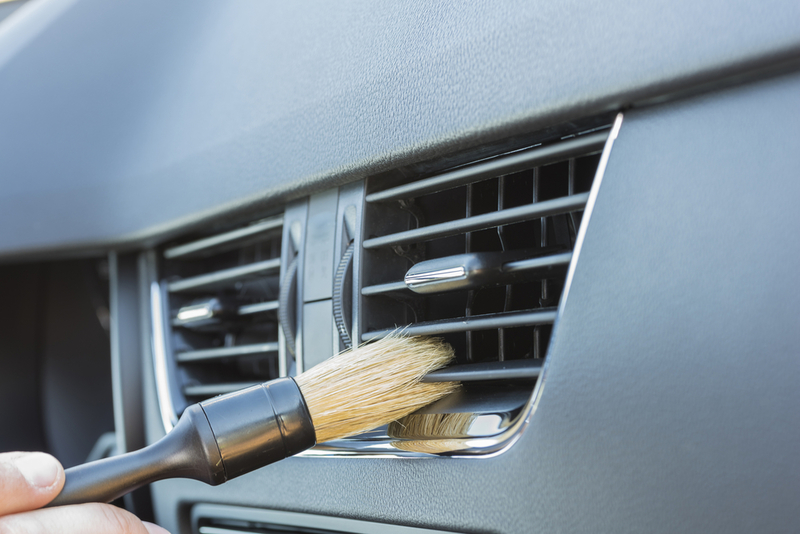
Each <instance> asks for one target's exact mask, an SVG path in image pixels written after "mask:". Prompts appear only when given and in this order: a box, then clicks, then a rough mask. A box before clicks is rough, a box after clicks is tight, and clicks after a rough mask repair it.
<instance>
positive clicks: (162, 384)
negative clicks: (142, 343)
mask: <svg viewBox="0 0 800 534" xmlns="http://www.w3.org/2000/svg"><path fill="white" fill-rule="evenodd" d="M150 318H151V328H152V332H153V370H154V372H155V377H156V394H157V396H158V407H159V411H160V413H161V422H162V423H163V424H164V430H165V431H166V432H169V431H170V430H172V428H173V427H174V426H175V424H176V423H177V422H178V417H177V416H176V415H175V407H174V406H173V404H172V395H171V394H170V390H169V376H168V373H167V348H166V337H165V335H164V314H163V305H162V299H161V286H160V285H159V283H158V282H151V283H150Z"/></svg>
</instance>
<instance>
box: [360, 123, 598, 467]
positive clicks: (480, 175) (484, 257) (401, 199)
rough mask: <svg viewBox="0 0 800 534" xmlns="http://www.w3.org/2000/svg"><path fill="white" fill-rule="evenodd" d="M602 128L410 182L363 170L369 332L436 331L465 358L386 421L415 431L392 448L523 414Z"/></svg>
mask: <svg viewBox="0 0 800 534" xmlns="http://www.w3.org/2000/svg"><path fill="white" fill-rule="evenodd" d="M607 139H608V130H605V129H603V130H600V131H593V132H588V133H585V134H583V135H578V136H573V137H571V138H569V139H559V140H555V141H553V142H550V143H545V144H542V145H539V146H537V147H534V148H530V149H526V150H523V151H518V152H515V153H512V154H507V155H503V156H499V157H495V158H492V159H488V160H484V161H481V162H479V163H475V164H472V165H467V166H462V167H459V168H456V169H452V170H450V171H448V172H445V173H443V174H439V175H435V176H432V177H427V178H423V179H420V180H417V181H413V182H410V183H403V182H400V183H394V184H392V183H387V180H386V179H385V178H384V179H381V180H374V179H371V180H368V181H367V185H366V188H367V195H366V206H365V209H364V222H363V227H364V231H363V236H364V240H363V243H362V247H363V257H362V271H361V272H362V278H361V279H362V287H361V299H362V300H361V321H362V330H361V331H362V335H361V340H362V341H370V340H373V339H377V338H381V337H383V336H385V335H387V334H388V333H390V332H392V331H393V330H395V329H397V328H398V327H399V328H403V329H404V330H405V332H407V333H409V334H420V335H436V336H441V337H443V338H445V339H446V340H447V341H448V342H450V343H451V344H452V345H453V347H454V348H455V350H456V358H457V361H456V362H455V363H454V364H453V365H452V366H451V367H450V368H448V369H445V370H442V371H438V372H435V373H433V374H431V375H429V376H428V377H427V380H429V381H441V380H460V381H462V382H463V383H464V389H463V391H462V393H461V394H458V395H456V396H453V397H451V398H448V399H445V400H443V401H440V403H439V404H437V405H434V406H432V407H430V408H428V409H427V410H426V411H425V413H426V414H429V415H430V416H431V417H429V418H428V420H424V418H423V419H420V418H419V417H417V418H416V419H409V420H407V421H404V422H403V424H402V425H399V426H398V425H395V426H394V427H391V426H390V428H389V434H390V435H393V430H394V436H393V437H400V438H408V439H411V440H412V441H406V442H404V441H398V442H396V443H395V445H396V446H397V447H398V448H401V449H403V450H412V451H413V450H417V451H419V452H446V451H454V450H459V449H461V448H464V447H466V446H465V445H463V442H462V444H461V445H459V444H458V443H454V442H453V441H452V438H476V437H481V436H488V435H494V434H497V433H498V432H500V431H502V429H503V428H507V427H509V426H510V425H511V424H512V423H513V421H514V419H515V418H516V417H517V416H518V415H519V413H521V410H522V408H523V407H524V405H525V404H526V403H527V402H528V400H529V399H530V397H531V392H532V390H533V388H534V386H535V384H536V381H537V379H538V377H539V375H540V372H541V370H542V365H543V362H544V359H545V356H546V354H547V348H548V344H549V340H550V335H551V332H552V328H553V323H554V321H555V318H556V312H557V308H558V304H559V299H560V297H561V294H562V291H563V289H564V285H565V278H566V273H567V269H568V267H569V264H570V261H571V260H572V255H573V250H574V248H575V244H576V239H577V237H578V229H579V227H580V224H581V218H582V216H583V212H584V208H585V207H586V205H587V201H588V199H589V191H590V189H591V186H592V182H593V179H594V177H595V174H596V172H597V170H598V164H599V162H600V159H601V152H602V150H603V148H604V145H605V143H606V140H607ZM420 415H425V414H420ZM397 434H400V435H399V436H398V435H397ZM431 439H439V440H442V439H445V440H449V441H447V442H446V443H445V442H440V443H439V445H437V446H435V447H431V446H430V441H426V440H431ZM415 443H416V444H417V445H415ZM442 443H443V444H442Z"/></svg>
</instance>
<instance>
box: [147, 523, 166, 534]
mask: <svg viewBox="0 0 800 534" xmlns="http://www.w3.org/2000/svg"><path fill="white" fill-rule="evenodd" d="M142 524H143V525H144V528H146V529H147V532H148V533H149V534H169V531H168V530H167V529H165V528H162V527H159V526H158V525H156V524H154V523H149V522H147V521H142Z"/></svg>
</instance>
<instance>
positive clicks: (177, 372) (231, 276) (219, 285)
mask: <svg viewBox="0 0 800 534" xmlns="http://www.w3.org/2000/svg"><path fill="white" fill-rule="evenodd" d="M282 226H283V218H282V217H273V218H270V219H265V220H262V221H258V222H256V223H253V224H251V225H248V226H245V227H243V228H239V229H236V230H232V231H229V232H225V233H220V234H215V235H212V236H209V237H203V238H200V239H195V240H193V241H190V242H187V243H183V244H179V245H175V246H172V247H170V248H167V249H165V250H164V253H163V262H162V268H161V273H162V286H163V287H165V293H166V296H167V302H166V306H165V308H166V310H165V312H166V313H168V320H167V322H168V324H167V325H166V327H167V329H168V334H167V335H168V343H167V353H168V357H169V358H170V360H171V364H172V366H171V367H172V369H173V373H172V374H173V375H174V376H173V377H172V380H171V382H172V386H173V387H172V389H173V390H174V392H173V402H174V403H175V408H176V412H178V414H179V413H180V412H181V411H182V410H183V409H184V408H185V407H186V406H187V405H188V404H190V403H193V402H197V401H200V400H203V399H206V398H209V397H213V396H215V395H219V394H223V393H229V392H231V391H235V390H237V389H241V388H243V387H246V386H249V385H252V384H256V383H260V382H263V381H266V380H270V379H273V378H276V377H277V376H278V367H279V366H278V349H279V342H278V319H277V312H278V295H279V276H280V267H281V260H280V251H281V231H282Z"/></svg>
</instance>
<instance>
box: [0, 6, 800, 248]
mask: <svg viewBox="0 0 800 534" xmlns="http://www.w3.org/2000/svg"><path fill="white" fill-rule="evenodd" d="M798 20H800V2H797V1H796V0H764V1H759V2H754V1H752V0H702V1H698V0H657V1H652V2H630V1H628V0H609V1H604V2H589V3H587V2H585V1H582V0H539V1H530V0H516V1H513V2H469V3H458V4H453V5H450V4H447V3H442V2H438V1H435V0H428V1H417V2H402V3H377V4H376V3H374V2H373V3H362V2H359V1H357V0H347V1H342V2H322V1H320V2H313V3H308V2H303V3H293V2H284V3H281V4H277V5H276V4H275V3H273V2H263V1H261V0H250V1H238V2H218V1H203V2H169V3H164V2H160V1H157V0H141V1H137V2H108V1H106V0H72V1H70V0H61V1H58V0H45V1H42V2H31V3H29V4H27V5H25V6H23V7H22V8H20V10H19V11H17V12H16V13H15V14H14V15H12V16H11V17H10V18H9V19H6V20H5V21H4V22H3V23H1V24H0V51H1V52H0V146H2V147H3V156H2V157H3V161H2V168H3V187H2V190H3V193H2V197H0V254H2V255H4V256H12V255H17V256H20V255H23V254H28V255H30V254H33V253H36V252H39V253H52V252H53V251H55V250H62V251H73V252H74V251H85V250H86V248H87V247H94V246H96V247H106V246H113V245H118V244H119V243H127V244H141V243H150V242H152V241H153V240H157V239H164V238H165V237H166V236H169V235H170V234H171V233H174V232H176V231H177V230H178V229H179V228H180V226H181V225H184V224H198V223H200V222H202V221H203V220H204V219H205V220H206V221H207V220H208V218H209V217H212V216H214V215H217V216H219V215H221V214H223V213H225V212H228V211H230V210H243V209H245V208H247V209H250V208H254V207H260V206H263V205H265V204H269V205H270V206H275V205H276V203H277V202H283V201H284V200H286V199H287V198H290V197H292V198H294V197H298V196H300V195H301V194H305V193H307V192H308V191H310V190H315V191H321V190H323V189H326V188H328V187H330V186H332V185H337V184H341V183H344V182H348V181H353V180H356V179H359V178H363V177H365V176H366V175H368V174H373V173H376V172H380V171H383V170H387V169H394V168H396V167H398V166H399V165H404V164H407V163H414V162H418V161H423V160H426V159H429V158H433V157H436V156H439V155H442V154H445V153H450V152H453V151H456V150H461V149H467V148H471V147H477V146H480V145H483V144H485V143H487V142H490V141H494V140H500V139H505V138H508V137H509V136H513V135H517V134H520V133H529V132H535V131H537V130H539V129H541V128H543V127H549V126H552V125H555V124H559V123H562V122H564V121H569V120H574V119H579V118H585V117H588V116H591V115H594V114H596V113H598V112H603V111H607V110H609V109H616V108H618V107H619V106H624V105H626V104H629V103H632V102H637V101H640V100H642V99H655V98H660V97H662V96H663V95H665V94H670V93H674V92H676V91H681V90H685V89H687V88H690V87H693V86H695V85H696V84H698V83H706V82H711V81H714V80H717V79H719V78H720V77H725V76H735V75H738V74H741V73H744V72H748V71H751V70H753V69H757V68H761V67H765V66H770V65H775V64H777V63H782V62H784V61H794V60H796V58H797V54H798V53H799V52H800V32H798V31H797V21H798ZM181 230H182V229H181Z"/></svg>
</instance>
